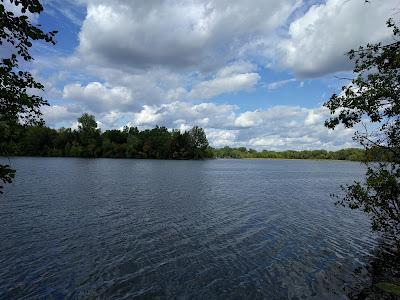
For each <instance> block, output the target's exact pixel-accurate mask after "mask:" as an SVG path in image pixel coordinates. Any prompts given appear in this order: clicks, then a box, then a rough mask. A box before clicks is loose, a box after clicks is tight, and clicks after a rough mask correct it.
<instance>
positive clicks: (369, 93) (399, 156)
mask: <svg viewBox="0 0 400 300" xmlns="http://www.w3.org/2000/svg"><path fill="white" fill-rule="evenodd" d="M387 25H388V27H389V28H392V29H393V39H394V42H392V43H390V44H386V45H382V44H381V43H378V44H368V45H367V46H365V47H363V46H361V47H359V48H358V50H351V51H350V52H349V53H348V56H349V58H350V59H352V60H354V62H355V68H354V72H355V74H356V77H355V78H354V79H353V80H352V81H351V83H350V84H348V85H347V86H344V87H343V88H342V93H341V94H339V95H336V94H334V95H332V97H331V98H330V100H329V101H327V102H326V103H325V106H326V107H328V108H329V109H330V111H331V114H332V117H331V119H329V120H327V121H326V123H325V125H326V126H327V127H328V128H331V129H334V128H335V127H336V126H338V125H339V124H343V125H344V126H345V127H353V126H355V125H356V124H363V125H364V130H363V131H357V132H356V134H355V136H354V139H355V140H356V141H358V142H359V143H360V144H361V145H362V146H363V147H364V148H365V149H366V152H367V155H366V157H365V163H366V164H367V173H366V180H365V182H355V183H354V184H353V185H350V186H347V187H344V189H345V190H346V196H345V197H344V198H343V199H341V200H340V201H338V204H340V205H343V206H347V207H350V208H352V209H361V210H363V211H364V212H366V213H368V214H369V215H370V216H371V217H372V228H373V229H374V230H377V231H382V232H388V233H392V234H395V235H396V236H399V234H400V98H399V97H400V93H399V91H400V68H399V67H400V42H399V41H397V38H398V37H399V35H400V34H399V33H400V32H399V28H398V27H397V26H396V25H395V23H394V22H393V21H392V20H389V21H388V22H387ZM365 121H366V122H368V123H369V126H366V125H365V124H364V122H365ZM376 149H381V150H383V151H384V152H385V158H384V160H385V161H384V162H381V163H379V164H376V163H371V161H370V160H371V159H370V155H369V154H370V153H372V152H373V151H376Z"/></svg>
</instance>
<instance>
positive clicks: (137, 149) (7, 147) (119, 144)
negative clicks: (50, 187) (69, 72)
mask: <svg viewBox="0 0 400 300" xmlns="http://www.w3.org/2000/svg"><path fill="white" fill-rule="evenodd" d="M78 122H79V123H78V124H79V125H78V128H77V129H75V130H73V129H71V128H60V129H58V130H56V129H53V128H49V127H47V126H44V124H33V125H28V126H23V125H14V126H13V128H12V130H11V129H10V127H9V126H8V125H7V124H6V123H4V122H0V136H2V137H3V138H2V139H1V141H0V151H1V153H3V155H4V154H6V155H9V156H57V157H107V158H153V159H205V158H236V159H245V158H271V159H274V158H275V159H334V160H352V161H363V160H365V159H366V157H367V156H370V157H373V159H374V160H378V161H383V160H387V159H388V158H387V155H388V153H386V152H384V151H382V149H379V148H375V149H369V150H368V151H365V150H364V149H360V148H349V149H342V150H338V151H327V150H303V151H294V150H287V151H269V150H262V151H256V150H254V149H247V148H245V147H239V148H231V147H228V146H226V147H223V148H219V149H216V148H212V147H210V146H209V143H208V140H207V136H206V134H205V132H204V130H203V129H202V128H200V127H197V126H194V127H193V128H192V129H190V130H188V131H185V132H183V133H182V132H181V131H180V130H172V131H170V130H168V129H167V128H166V127H159V126H156V127H154V128H152V129H145V130H142V131H141V130H139V129H138V128H137V127H127V126H126V127H124V128H123V129H122V130H119V129H111V130H106V131H104V132H102V131H101V130H100V129H99V128H97V122H96V119H95V117H94V116H93V115H89V114H87V113H85V114H83V115H82V116H81V117H80V118H78Z"/></svg>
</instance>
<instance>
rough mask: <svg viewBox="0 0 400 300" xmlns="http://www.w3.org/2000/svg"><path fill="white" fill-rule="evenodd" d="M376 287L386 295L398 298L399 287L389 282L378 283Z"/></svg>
mask: <svg viewBox="0 0 400 300" xmlns="http://www.w3.org/2000/svg"><path fill="white" fill-rule="evenodd" d="M376 287H377V288H380V289H381V290H382V291H385V292H387V293H391V294H394V295H397V296H400V285H397V284H394V283H390V282H379V283H377V284H376Z"/></svg>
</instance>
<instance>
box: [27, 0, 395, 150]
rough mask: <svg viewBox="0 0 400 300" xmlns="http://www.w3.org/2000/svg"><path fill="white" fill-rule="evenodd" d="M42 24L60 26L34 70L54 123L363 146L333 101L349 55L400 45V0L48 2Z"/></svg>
mask: <svg viewBox="0 0 400 300" xmlns="http://www.w3.org/2000/svg"><path fill="white" fill-rule="evenodd" d="M43 5H44V12H43V13H42V14H41V15H40V16H30V18H31V20H32V21H33V22H34V23H36V24H42V27H43V28H44V29H45V30H58V31H59V32H58V34H57V37H56V39H57V44H56V45H55V46H51V45H45V44H43V43H36V44H34V47H33V48H32V54H33V56H34V57H35V60H34V62H33V63H32V64H31V65H30V68H32V72H33V73H34V74H35V76H36V78H37V79H38V80H39V81H41V82H42V83H43V84H44V85H45V91H44V93H43V96H44V97H45V98H46V99H48V101H49V103H50V104H51V105H50V106H49V107H44V108H43V113H44V119H45V120H46V124H47V125H48V126H50V127H54V128H60V127H73V128H75V127H76V126H77V121H76V119H77V118H78V117H79V116H80V115H81V114H82V113H84V112H88V113H90V114H93V115H95V117H96V120H97V122H98V125H99V127H100V128H101V129H102V130H106V129H110V128H122V127H123V126H137V127H139V128H140V129H144V128H151V127H154V126H155V125H159V126H166V127H167V128H170V129H172V128H176V129H181V130H186V129H189V128H191V127H192V126H194V125H197V126H200V127H203V128H204V129H205V131H206V134H207V137H208V139H209V142H210V144H211V145H212V146H214V147H223V146H232V147H241V146H244V147H248V148H253V149H257V150H262V149H269V150H287V149H293V150H308V149H327V150H336V149H340V148H346V147H353V146H355V145H356V144H354V142H353V140H352V136H353V133H354V132H353V130H352V129H345V128H337V129H335V130H333V131H332V130H328V129H327V128H325V127H324V125H323V124H324V121H325V120H326V119H327V118H329V111H327V109H326V108H324V107H323V103H324V102H325V101H327V100H328V99H329V97H330V96H331V95H332V94H333V93H338V92H340V87H341V86H342V85H345V84H347V82H346V81H344V80H343V79H340V78H341V77H348V78H351V77H352V76H354V75H353V74H352V72H351V70H352V67H353V65H352V63H351V62H350V61H349V60H348V58H347V56H346V52H347V51H349V50H350V49H352V48H357V47H358V46H360V45H364V44H366V43H369V42H370V43H375V42H379V41H383V42H384V41H389V40H390V39H391V33H390V30H389V29H387V27H386V24H385V22H386V20H387V19H388V18H389V17H394V18H396V17H397V15H396V8H398V7H399V6H400V3H399V1H394V0H372V1H370V3H364V0H327V1H317V0H309V1H306V0H279V1H277V0H246V1H238V0H207V1H206V0H199V1H197V0H185V1H184V0H175V1H167V0H166V1H162V0H149V1H142V0H140V1H139V0H138V1H134V0H112V1H111V0H69V1H67V0H44V1H43Z"/></svg>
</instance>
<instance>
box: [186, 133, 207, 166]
mask: <svg viewBox="0 0 400 300" xmlns="http://www.w3.org/2000/svg"><path fill="white" fill-rule="evenodd" d="M189 134H190V137H191V146H192V147H193V150H192V151H193V155H194V158H195V159H199V158H204V157H205V152H206V150H207V148H208V141H207V136H206V133H205V132H204V129H203V128H200V127H198V126H194V127H193V128H192V129H191V130H190V132H189Z"/></svg>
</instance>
